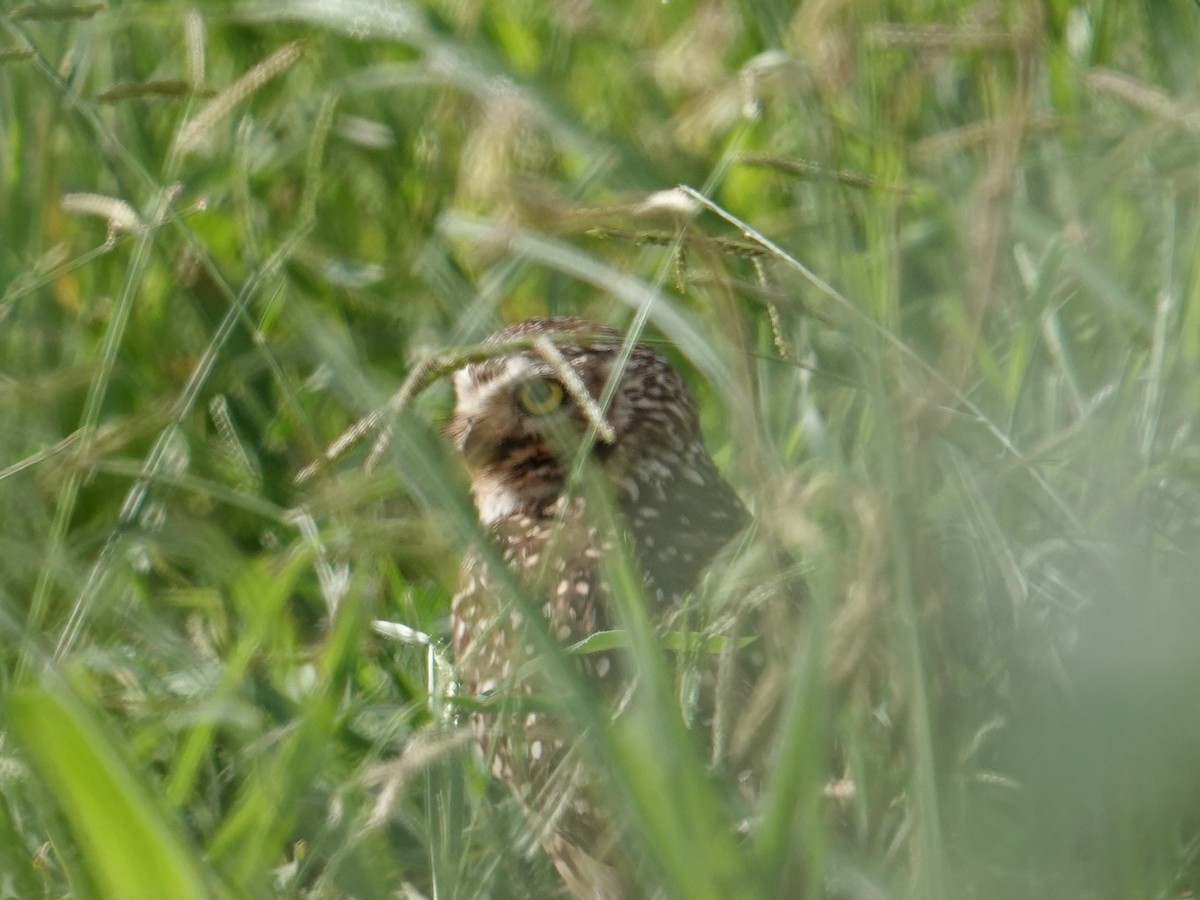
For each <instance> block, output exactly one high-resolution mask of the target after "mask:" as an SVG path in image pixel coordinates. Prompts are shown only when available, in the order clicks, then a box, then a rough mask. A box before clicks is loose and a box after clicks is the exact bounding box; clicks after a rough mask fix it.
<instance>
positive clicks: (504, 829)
mask: <svg viewBox="0 0 1200 900" xmlns="http://www.w3.org/2000/svg"><path fill="white" fill-rule="evenodd" d="M1197 47H1200V7H1197V5H1196V4H1194V3H1191V2H1188V0H1172V2H1168V0H1156V2H1146V3H1134V2H1118V0H1084V2H1078V3H1069V2H1066V0H1045V2H1036V0H1029V2H1015V0H1014V2H987V0H978V2H968V0H936V2H929V3H919V4H918V3H905V2H900V0H895V2H886V0H860V2H849V0H810V2H804V3H795V4H793V3H787V2H783V0H763V2H753V3H752V2H740V3H739V2H734V0H711V2H701V0H663V2H638V3H634V2H618V0H592V2H588V0H564V2H558V3H542V2H532V0H503V2H500V0H497V2H491V0H428V2H425V3H419V2H403V0H391V2H384V0H331V2H305V0H295V2H277V3H276V2H245V3H208V4H199V5H195V6H188V5H185V4H179V3H175V2H153V3H152V2H141V3H137V2H119V0H111V2H107V3H96V4H92V3H76V4H66V5H62V4H48V3H30V4H24V5H20V6H11V7H9V8H7V9H6V10H4V11H3V12H0V177H2V183H0V510H3V520H2V521H3V524H2V525H0V717H2V719H0V895H3V896H5V897H22V898H24V897H34V896H55V897H58V896H73V897H79V898H87V897H129V898H132V897H143V896H144V897H159V898H161V897H221V896H229V897H264V896H281V897H302V896H312V897H351V896H353V897H395V896H406V895H407V896H425V897H433V896H437V897H439V898H452V897H476V896H492V897H497V898H500V897H522V896H554V895H555V892H556V891H557V890H558V887H557V881H556V878H555V876H554V873H553V872H552V871H550V870H549V868H548V866H547V865H546V864H545V862H544V861H543V860H541V859H540V857H539V856H538V855H537V854H530V853H527V852H526V850H527V848H528V839H527V837H522V836H521V835H522V828H521V820H520V817H519V815H518V814H517V812H516V810H515V809H514V808H513V805H512V803H511V801H509V800H507V799H506V798H505V796H504V793H503V791H499V790H497V789H496V788H495V786H489V784H488V780H487V778H486V777H485V776H484V775H483V773H482V772H481V770H480V766H479V765H478V763H477V762H476V761H475V759H474V756H473V755H472V753H471V752H470V749H469V747H467V746H466V745H465V744H464V742H463V741H462V740H461V739H460V738H459V737H458V736H457V735H456V733H455V732H454V731H453V730H452V729H450V728H449V727H448V726H447V724H446V720H445V710H444V707H443V704H442V701H441V698H440V694H439V686H440V685H444V682H445V679H446V675H445V673H444V672H443V673H441V674H438V672H437V666H436V664H435V662H436V661H435V660H434V658H433V656H432V655H431V654H430V653H429V652H428V651H427V648H425V647H424V646H422V645H421V644H419V643H412V642H404V641H397V640H394V639H389V638H386V637H383V636H380V635H379V634H377V633H376V632H375V631H374V630H373V629H372V624H371V623H372V621H373V620H376V619H383V620H389V621H393V622H400V623H403V624H405V625H407V626H409V627H411V628H413V629H416V630H418V631H421V632H426V633H430V634H433V635H434V636H435V637H436V636H439V635H442V634H444V629H445V617H446V613H447V607H448V602H449V596H450V593H451V592H452V590H453V585H454V580H455V571H456V567H457V564H458V560H459V558H460V556H461V554H462V552H463V548H464V547H465V546H466V545H467V544H468V543H469V542H470V541H471V540H472V539H473V537H474V536H475V531H474V529H473V526H472V524H471V518H470V515H469V513H468V512H467V509H466V506H465V504H464V499H463V497H464V492H463V482H462V478H461V475H460V474H459V473H458V472H457V470H456V469H455V467H454V464H453V459H452V457H451V456H450V454H449V453H448V452H447V448H446V445H445V444H444V442H442V441H441V440H440V438H439V437H438V428H439V427H440V424H441V423H442V421H444V417H445V413H446V410H447V404H448V397H449V395H448V390H447V388H446V386H445V385H444V384H439V385H435V386H434V387H433V388H431V389H430V390H429V391H428V392H426V393H425V394H423V395H422V396H421V397H420V398H419V399H418V401H417V402H416V404H415V405H414V406H413V408H411V409H410V410H408V411H407V412H406V413H404V414H403V415H401V416H400V417H399V419H398V424H397V425H396V428H395V431H394V432H393V440H392V442H391V444H390V445H389V449H388V451H387V455H386V457H385V464H384V465H382V466H379V467H377V468H375V469H374V470H371V471H366V470H365V469H364V467H363V461H364V458H365V455H366V451H365V449H362V448H358V447H356V448H352V449H351V450H350V451H349V452H347V453H346V454H345V455H343V456H342V457H340V458H339V459H337V460H336V461H334V462H332V463H330V464H328V465H326V466H324V467H322V468H320V469H319V470H318V472H317V474H315V475H314V476H313V477H312V478H310V479H308V480H307V481H304V482H302V483H297V481H296V476H297V474H298V473H299V472H301V471H302V470H303V469H304V468H305V467H306V466H309V465H310V464H312V463H314V462H316V461H318V460H320V459H321V457H322V454H323V453H324V452H325V451H326V449H327V448H328V447H329V446H330V445H331V443H332V442H333V441H334V440H335V439H336V438H337V436H338V435H339V434H341V433H342V432H343V430H344V429H346V428H347V427H349V426H350V425H351V424H352V423H353V422H354V421H356V420H357V419H358V418H359V417H360V416H362V415H364V414H366V413H367V412H369V411H370V410H372V409H375V408H378V407H379V406H380V405H381V404H383V403H384V402H385V401H386V398H387V397H388V396H389V395H390V394H392V393H393V392H394V391H395V390H396V389H397V388H398V387H399V385H400V384H401V383H402V381H403V379H404V378H405V376H406V375H407V374H408V373H409V372H410V371H411V369H412V367H413V366H414V364H415V363H417V362H419V361H420V360H422V359H425V358H427V357H429V356H431V355H433V354H435V353H437V352H440V351H443V350H446V349H448V348H452V347H457V346H462V345H468V344H471V343H473V342H475V341H477V340H479V339H480V338H481V337H483V336H484V335H486V334H487V333H489V332H490V331H491V330H493V329H494V328H495V327H496V326H497V325H498V324H499V323H501V322H506V321H514V320H518V319H521V318H524V317H526V316H529V315H534V314H585V315H589V316H592V317H594V318H596V319H598V320H602V321H605V322H610V323H613V324H618V325H622V326H626V325H629V324H630V323H631V322H637V323H638V324H639V326H640V324H642V323H643V321H645V322H647V323H648V330H647V332H646V335H647V336H648V337H649V338H652V339H655V340H663V341H664V346H665V347H666V348H667V349H668V352H670V353H671V354H672V356H673V358H674V359H675V360H676V361H677V362H678V363H679V365H680V366H681V367H683V368H684V370H685V371H686V372H687V375H688V378H689V380H690V381H691V382H692V384H693V385H694V386H695V389H696V391H697V393H698V395H699V397H700V398H701V403H702V407H703V420H704V425H705V429H706V433H707V435H708V437H709V441H710V444H711V445H712V447H713V448H714V450H715V452H716V454H717V457H718V459H719V461H720V463H721V465H722V467H723V468H724V470H725V471H727V472H728V474H729V477H730V479H731V480H732V481H733V482H734V483H735V485H736V486H737V488H738V490H739V492H740V493H741V494H742V496H743V497H744V498H745V499H746V501H747V503H748V505H750V506H751V507H752V509H753V511H754V513H755V520H756V524H755V526H754V528H753V529H752V531H751V532H750V533H749V535H748V536H747V537H746V539H745V540H744V541H743V542H742V543H741V545H740V546H739V547H736V548H733V552H732V553H731V554H730V558H729V560H728V561H727V562H726V564H723V565H722V566H721V567H720V569H719V571H717V572H715V573H714V574H713V577H712V578H710V579H709V582H708V584H707V585H706V588H705V591H704V592H703V594H704V597H703V601H704V605H702V609H703V610H706V611H707V613H708V615H707V617H704V616H702V617H701V625H700V626H699V627H702V628H703V629H705V630H710V631H712V632H713V633H714V634H726V635H738V634H741V633H743V632H745V631H747V630H753V631H754V632H755V633H757V634H758V635H759V638H760V640H759V641H758V642H757V644H756V645H752V646H755V648H756V649H755V652H756V653H758V654H759V655H758V659H759V669H758V671H757V673H756V679H757V688H758V690H757V693H756V694H755V696H756V697H757V698H758V699H759V700H760V701H761V707H760V708H761V709H763V710H766V712H765V713H764V714H763V715H760V716H758V719H757V721H756V720H755V717H754V715H752V714H751V713H753V712H754V710H753V709H748V710H746V711H744V712H746V715H744V716H743V717H741V718H738V717H736V716H735V717H734V719H733V721H734V724H733V726H732V727H731V729H730V732H729V734H728V741H729V752H730V754H731V755H737V756H739V758H740V759H741V760H743V761H744V762H746V763H748V764H749V765H751V766H752V767H753V768H754V769H755V770H756V771H757V772H758V773H759V776H760V777H761V784H762V788H761V790H760V791H758V792H757V794H753V793H752V795H751V797H750V798H749V799H747V798H746V797H744V796H743V793H742V792H741V791H739V790H738V786H737V785H736V784H734V781H735V779H734V778H733V776H732V775H731V774H730V770H729V769H728V768H727V767H723V765H717V766H716V767H715V768H712V771H710V768H711V767H708V766H706V765H705V764H704V763H703V762H702V761H700V760H699V758H698V756H696V755H695V754H689V752H685V751H682V750H680V749H679V747H677V746H675V745H673V744H672V741H673V740H674V738H673V737H672V736H673V735H674V736H676V737H677V736H678V735H677V732H678V729H677V728H674V727H671V726H670V724H669V723H664V722H662V721H655V720H653V719H652V718H651V719H650V720H646V719H639V718H638V717H637V716H636V715H635V716H633V717H632V721H631V722H630V723H626V724H624V725H619V726H618V727H616V728H613V729H612V734H611V735H610V737H612V741H610V742H609V744H608V745H609V747H610V752H608V753H607V754H601V756H600V758H598V760H597V763H596V764H597V766H599V767H601V769H603V771H605V773H606V777H608V778H609V779H610V780H611V783H612V784H613V785H614V786H615V787H614V792H613V804H614V809H616V810H618V813H619V814H620V815H622V816H624V817H625V818H626V820H627V821H628V824H629V827H630V830H631V834H632V835H634V836H635V838H634V840H635V841H636V843H637V845H638V846H639V847H641V848H642V850H643V851H644V853H643V855H644V857H645V859H644V860H643V864H644V866H645V872H646V879H647V886H648V887H647V891H648V892H650V891H651V890H652V889H653V888H654V887H657V888H658V889H660V890H662V891H663V892H664V895H665V896H670V897H686V898H702V897H713V898H717V897H731V896H736V897H747V898H752V897H779V896H798V895H801V894H803V895H805V896H809V897H820V896H836V897H851V898H885V897H896V898H900V897H905V898H1012V897H1022V898H1040V897H1046V898H1051V897H1053V898H1108V897H1130V898H1182V897H1190V896H1195V892H1196V891H1197V889H1198V888H1200V700H1198V699H1197V698H1198V697H1200V693H1198V686H1200V646H1198V641H1200V591H1198V590H1197V588H1198V587H1200V576H1198V572H1197V550H1198V547H1200V541H1198V537H1200V452H1198V448H1200V445H1198V443H1197V438H1196V434H1195V423H1196V409H1197V405H1198V403H1200V378H1198V377H1197V365H1198V364H1200V270H1198V269H1197V266H1196V264H1195V259H1196V257H1197V252H1196V250H1197V241H1198V238H1200V207H1198V204H1197V190H1198V187H1200V179H1198V174H1200V143H1198V138H1197V136H1198V134H1200V82H1198V77H1197V75H1198V72H1200V53H1197ZM677 185H685V186H687V187H688V188H690V189H691V190H692V191H694V192H695V193H685V192H682V191H676V192H673V193H661V192H671V191H672V189H673V188H675V186H677ZM647 317H648V318H647ZM798 581H803V583H804V585H805V589H804V591H803V596H804V599H803V600H799V599H798V597H799V595H800V592H799V590H798V589H797V587H796V584H797V582H798ZM729 611H732V612H729ZM727 613H728V614H727ZM762 623H767V626H763V624H762ZM638 654H639V662H641V663H644V664H646V665H645V668H644V671H646V672H650V673H653V672H655V671H666V670H665V669H664V668H663V667H662V666H659V667H658V668H657V669H655V668H654V667H653V665H651V664H652V663H653V662H654V660H653V659H652V658H648V657H652V656H653V653H649V652H647V651H646V648H644V647H643V648H641V649H640V650H639V651H638ZM431 674H433V675H436V677H435V678H434V679H433V681H434V682H435V683H434V684H433V690H432V691H431V687H430V680H431ZM657 688H658V689H660V690H659V694H660V695H661V696H668V694H667V692H669V691H672V690H673V686H672V685H671V684H668V683H663V684H659V685H657ZM576 713H577V714H578V715H579V717H580V718H581V719H587V718H588V715H589V714H590V711H587V710H583V711H580V710H576ZM591 717H592V719H595V718H596V716H594V715H592V716H591ZM667 718H670V717H669V716H668V717H667ZM600 724H601V725H603V722H601V723H600Z"/></svg>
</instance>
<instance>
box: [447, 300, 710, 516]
mask: <svg viewBox="0 0 1200 900" xmlns="http://www.w3.org/2000/svg"><path fill="white" fill-rule="evenodd" d="M540 335H546V336H548V337H550V338H551V340H552V341H553V343H554V346H555V347H556V348H557V354H556V356H557V359H555V358H552V357H551V358H547V354H545V353H543V352H541V351H539V349H537V348H532V347H531V348H529V349H523V350H521V351H519V352H515V353H512V354H508V355H501V356H496V357H493V358H491V359H487V360H485V361H483V362H478V363H473V364H471V365H468V366H466V367H464V368H462V369H460V370H459V371H458V372H457V373H455V375H454V391H455V400H456V402H455V407H454V415H453V418H452V420H451V423H450V426H449V428H448V433H449V435H450V436H451V438H452V439H453V440H454V442H455V445H456V446H457V447H458V449H459V450H460V451H461V452H462V454H463V458H464V459H465V461H466V464H467V468H468V470H469V473H470V476H471V488H472V493H473V494H474V497H475V503H476V507H477V508H478V510H479V514H480V518H481V520H482V521H483V523H484V524H485V525H489V524H492V523H494V522H496V521H498V520H499V519H502V518H504V517H505V516H508V515H511V514H513V513H514V512H517V511H521V512H525V513H537V512H541V511H542V510H544V509H545V508H546V507H547V506H549V505H551V504H553V503H554V502H555V501H556V500H557V499H558V497H559V496H560V494H561V492H562V489H563V483H564V480H565V477H566V472H567V470H568V468H569V465H570V463H571V461H572V460H573V459H574V458H575V454H576V453H577V452H578V450H579V448H580V445H581V442H582V440H583V436H584V434H585V433H586V432H587V430H588V427H589V424H591V418H590V417H589V414H588V411H587V410H586V409H584V408H583V406H584V404H585V403H586V402H587V400H588V399H589V398H590V400H591V401H593V402H595V401H598V400H599V399H600V397H601V395H602V394H603V392H604V388H605V385H606V384H607V383H608V380H609V378H610V377H612V375H613V371H614V369H615V367H616V366H617V365H618V364H619V362H620V355H621V349H622V340H623V336H622V334H621V333H620V332H619V331H616V330H615V329H612V328H607V327H605V326H602V325H596V324H593V323H591V322H588V321H585V320H583V319H576V318H555V319H530V320H527V321H525V322H521V323H520V324H517V325H512V326H509V327H508V328H505V329H503V330H501V331H499V332H497V333H496V334H494V335H492V336H491V337H490V338H488V339H487V341H486V342H485V344H491V345H498V344H504V343H510V342H513V341H518V340H520V339H522V338H534V337H538V336H540ZM581 392H585V393H586V397H582V396H580V394H581ZM603 417H604V421H605V422H606V423H607V425H608V426H609V428H608V429H605V431H606V432H607V433H604V434H599V435H597V437H596V439H595V441H594V443H593V445H592V447H591V449H590V456H591V459H592V461H593V462H595V463H596V464H597V465H598V466H599V467H600V469H601V470H602V471H603V472H604V473H605V474H606V475H607V476H608V477H609V480H610V481H611V483H612V486H613V489H614V491H616V492H618V494H619V495H620V496H622V497H623V498H636V497H637V496H639V494H641V493H642V492H643V491H645V490H646V489H647V487H648V486H649V485H651V484H652V483H654V482H655V481H659V480H662V479H664V478H669V477H673V476H674V475H676V474H677V473H679V472H681V471H684V470H686V468H687V465H688V460H689V459H691V458H692V457H695V456H697V455H699V456H701V457H703V458H704V459H705V460H707V453H706V452H705V451H704V446H703V442H702V440H701V437H700V428H699V422H698V420H697V413H696V404H695V402H694V400H693V399H692V397H691V394H690V393H689V392H688V390H687V388H686V386H685V385H684V383H683V379H682V378H681V377H680V376H679V373H678V372H676V371H675V369H673V368H672V367H671V365H670V363H668V362H667V360H666V359H665V358H663V356H662V355H660V354H659V353H658V352H657V351H655V350H654V349H653V348H651V347H649V346H647V345H646V344H636V345H635V346H634V347H633V350H632V353H631V355H630V356H629V359H628V360H627V361H626V363H625V365H624V368H623V370H622V371H621V372H620V373H619V376H618V381H617V386H616V392H615V394H614V395H613V398H612V402H611V404H610V405H609V406H608V408H607V409H606V410H605V411H604V412H603Z"/></svg>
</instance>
